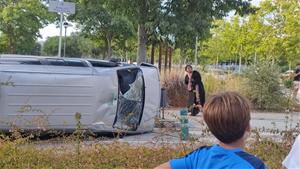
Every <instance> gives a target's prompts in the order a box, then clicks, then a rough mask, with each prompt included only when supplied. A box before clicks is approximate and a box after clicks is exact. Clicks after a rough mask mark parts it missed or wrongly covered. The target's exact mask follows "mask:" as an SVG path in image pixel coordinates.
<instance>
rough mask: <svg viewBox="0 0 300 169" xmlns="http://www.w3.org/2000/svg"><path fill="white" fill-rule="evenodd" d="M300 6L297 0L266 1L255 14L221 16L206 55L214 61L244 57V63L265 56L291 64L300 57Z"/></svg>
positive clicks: (206, 43)
mask: <svg viewBox="0 0 300 169" xmlns="http://www.w3.org/2000/svg"><path fill="white" fill-rule="evenodd" d="M299 8H300V6H299V3H297V2H296V1H286V0H274V1H262V3H261V4H260V9H259V10H257V11H256V13H255V14H251V15H249V16H247V17H240V16H234V17H232V19H231V20H230V21H226V20H219V21H218V20H217V21H215V23H214V25H215V27H213V28H212V30H211V32H212V37H211V38H210V39H208V40H207V41H206V42H205V43H204V44H203V48H202V55H204V56H208V57H210V60H211V63H212V62H216V60H219V61H234V62H236V63H237V62H238V61H237V60H238V57H241V58H242V60H243V62H244V63H245V62H246V63H247V62H248V61H252V60H255V59H258V58H262V59H269V60H274V61H277V62H280V63H283V64H286V62H288V63H289V64H291V63H293V62H295V60H297V59H299V57H300V53H299V51H300V49H299V48H300V45H299V44H300V23H299V20H300V15H299V12H297V11H299V10H300V9H299ZM217 58H218V59H217Z"/></svg>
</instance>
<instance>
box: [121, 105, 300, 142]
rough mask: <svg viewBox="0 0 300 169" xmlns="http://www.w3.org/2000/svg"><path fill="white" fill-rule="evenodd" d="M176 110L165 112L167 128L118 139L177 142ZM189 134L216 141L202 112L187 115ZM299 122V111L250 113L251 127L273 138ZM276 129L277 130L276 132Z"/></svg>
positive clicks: (205, 140)
mask: <svg viewBox="0 0 300 169" xmlns="http://www.w3.org/2000/svg"><path fill="white" fill-rule="evenodd" d="M178 112H179V111H178V110H167V111H166V112H165V120H164V121H165V122H164V123H165V124H166V126H167V128H155V129H154V131H153V132H151V133H145V134H141V135H133V136H126V137H124V138H122V139H118V141H120V142H129V143H131V144H146V143H148V144H162V143H168V144H170V143H171V144H177V143H181V141H180V131H179V127H180V123H179V121H178V116H179V115H178ZM188 119H189V126H190V127H189V134H190V136H191V137H192V138H194V139H195V140H198V141H201V142H216V139H214V137H213V136H212V135H211V134H209V133H208V132H207V128H206V125H205V123H204V121H203V117H202V114H198V115H197V116H188ZM299 123H300V112H294V113H290V114H287V113H261V112H252V113H251V127H252V129H259V130H260V133H261V136H263V137H271V138H274V139H279V140H280V138H281V136H280V134H278V132H280V131H284V130H290V129H293V128H295V127H296V126H297V124H298V125H299ZM276 131H277V132H276Z"/></svg>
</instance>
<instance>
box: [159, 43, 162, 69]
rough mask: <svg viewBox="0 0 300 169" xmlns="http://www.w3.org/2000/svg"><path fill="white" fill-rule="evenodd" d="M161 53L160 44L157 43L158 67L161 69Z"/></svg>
mask: <svg viewBox="0 0 300 169" xmlns="http://www.w3.org/2000/svg"><path fill="white" fill-rule="evenodd" d="M161 55H162V45H161V43H160V44H159V53H158V69H159V71H161Z"/></svg>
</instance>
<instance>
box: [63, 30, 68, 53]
mask: <svg viewBox="0 0 300 169" xmlns="http://www.w3.org/2000/svg"><path fill="white" fill-rule="evenodd" d="M67 28H68V26H65V40H64V57H66V44H67Z"/></svg>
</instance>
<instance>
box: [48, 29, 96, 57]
mask: <svg viewBox="0 0 300 169" xmlns="http://www.w3.org/2000/svg"><path fill="white" fill-rule="evenodd" d="M58 40H59V37H57V36H55V37H49V38H48V39H47V40H46V41H45V43H44V47H43V55H46V56H56V55H57V51H58ZM66 40H67V41H66V57H96V58H97V57H98V56H99V55H100V52H101V51H97V49H98V45H97V44H95V42H93V41H91V40H90V39H88V38H85V37H84V36H83V35H80V34H76V33H73V34H71V36H68V37H67V38H66ZM64 41H65V38H62V42H63V44H62V56H63V55H64V51H63V50H64Z"/></svg>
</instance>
